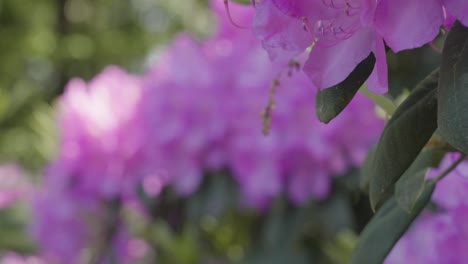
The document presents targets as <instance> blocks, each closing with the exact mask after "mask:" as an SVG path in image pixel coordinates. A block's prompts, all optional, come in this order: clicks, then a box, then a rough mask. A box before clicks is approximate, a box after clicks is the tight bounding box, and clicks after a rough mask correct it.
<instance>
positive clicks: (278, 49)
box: [253, 1, 312, 62]
mask: <svg viewBox="0 0 468 264" xmlns="http://www.w3.org/2000/svg"><path fill="white" fill-rule="evenodd" d="M253 31H254V33H255V34H256V35H257V37H258V38H259V39H260V40H261V41H262V45H263V47H264V48H265V49H266V50H267V51H268V54H269V56H270V59H271V60H277V61H280V62H284V61H286V62H287V61H289V60H290V59H291V58H292V57H294V56H296V55H298V54H300V53H302V52H303V51H304V50H305V49H306V48H307V47H308V46H309V45H311V43H312V37H311V36H310V35H309V34H308V33H307V31H306V30H304V28H303V24H302V22H301V20H299V19H296V18H293V17H290V16H287V15H285V14H284V13H282V12H281V11H280V10H279V9H278V8H277V7H276V6H275V5H274V4H273V3H272V2H271V1H262V2H260V3H259V4H258V5H257V8H256V12H255V17H254V22H253Z"/></svg>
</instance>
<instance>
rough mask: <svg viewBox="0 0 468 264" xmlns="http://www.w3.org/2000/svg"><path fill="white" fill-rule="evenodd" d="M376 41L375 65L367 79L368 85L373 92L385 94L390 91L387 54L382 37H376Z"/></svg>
mask: <svg viewBox="0 0 468 264" xmlns="http://www.w3.org/2000/svg"><path fill="white" fill-rule="evenodd" d="M374 43H375V45H374V50H373V52H374V55H375V67H374V70H373V71H372V73H371V75H370V76H369V79H368V80H367V86H368V87H369V89H370V90H371V91H372V92H374V93H379V94H383V93H386V92H387V91H388V66H387V55H386V53H385V46H384V43H383V39H382V38H381V37H376V39H375V42H374Z"/></svg>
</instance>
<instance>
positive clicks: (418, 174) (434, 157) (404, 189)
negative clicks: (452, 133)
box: [395, 149, 444, 213]
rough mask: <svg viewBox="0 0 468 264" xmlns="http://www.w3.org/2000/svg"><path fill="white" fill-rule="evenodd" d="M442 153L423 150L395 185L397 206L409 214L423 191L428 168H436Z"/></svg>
mask: <svg viewBox="0 0 468 264" xmlns="http://www.w3.org/2000/svg"><path fill="white" fill-rule="evenodd" d="M443 156H444V153H443V152H441V151H436V150H433V149H426V150H423V151H422V152H421V153H420V154H419V155H418V157H417V158H416V159H415V160H414V162H413V163H412V164H411V166H410V167H409V168H408V169H407V170H406V171H405V173H403V175H402V176H401V178H400V179H399V180H398V181H397V183H396V184H395V199H396V201H397V203H398V205H399V206H400V207H401V208H403V209H404V210H405V211H407V212H408V213H410V212H411V211H412V210H413V208H414V206H415V204H416V201H417V200H418V198H419V197H420V196H421V194H422V192H423V190H424V179H425V177H426V173H427V171H428V169H429V168H430V167H435V166H437V165H438V164H439V163H440V161H441V159H442V158H443Z"/></svg>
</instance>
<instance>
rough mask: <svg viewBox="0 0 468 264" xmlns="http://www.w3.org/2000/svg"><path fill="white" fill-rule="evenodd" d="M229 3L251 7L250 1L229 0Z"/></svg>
mask: <svg viewBox="0 0 468 264" xmlns="http://www.w3.org/2000/svg"><path fill="white" fill-rule="evenodd" d="M230 1H232V2H235V3H238V4H242V5H251V4H252V0H230Z"/></svg>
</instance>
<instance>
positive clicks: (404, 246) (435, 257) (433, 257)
mask: <svg viewBox="0 0 468 264" xmlns="http://www.w3.org/2000/svg"><path fill="white" fill-rule="evenodd" d="M458 157H459V154H458V153H456V154H453V153H452V154H448V155H447V157H446V158H444V160H443V161H442V163H441V164H440V166H439V168H438V169H432V170H430V171H429V173H428V176H427V177H428V178H434V177H436V176H437V175H439V174H441V173H442V172H443V171H444V170H445V169H447V168H448V167H449V166H450V165H451V164H453V163H454V162H455V160H456V159H457V158H458ZM467 188H468V162H466V161H465V162H462V163H461V164H460V165H459V166H458V167H457V168H456V169H455V170H454V171H452V172H451V173H450V174H449V175H447V176H446V177H445V178H444V179H442V180H441V181H440V182H438V183H437V186H436V189H435V191H434V194H433V195H432V200H433V201H434V202H435V203H436V205H437V207H438V210H437V211H436V212H423V214H422V215H421V216H420V217H419V218H418V219H417V220H416V221H415V223H413V225H412V227H411V228H410V229H409V231H408V232H407V233H406V234H405V235H404V236H403V237H402V238H401V239H400V240H399V241H398V243H397V244H396V245H395V247H394V249H393V250H392V252H391V253H390V255H389V256H388V257H387V260H386V261H385V263H386V264H399V263H424V264H426V263H429V264H432V263H434V264H436V263H451V264H452V263H453V264H462V263H466V260H467V259H468V251H467V250H466V246H467V245H468V224H467V222H466V219H467V217H468V194H467V192H466V190H467Z"/></svg>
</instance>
